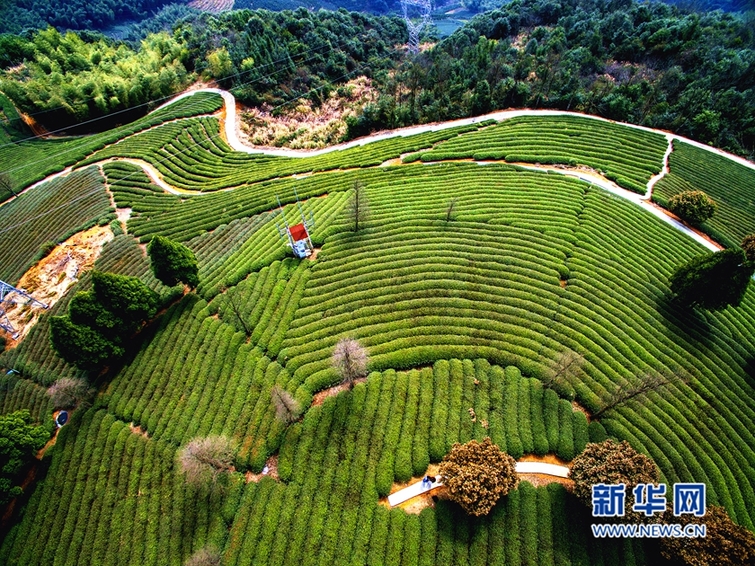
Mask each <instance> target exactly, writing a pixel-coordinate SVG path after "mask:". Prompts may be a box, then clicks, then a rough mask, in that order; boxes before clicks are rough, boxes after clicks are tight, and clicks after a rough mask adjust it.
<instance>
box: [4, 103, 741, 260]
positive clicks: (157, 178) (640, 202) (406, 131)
mask: <svg viewBox="0 0 755 566" xmlns="http://www.w3.org/2000/svg"><path fill="white" fill-rule="evenodd" d="M198 92H211V93H216V94H219V95H220V96H222V97H223V101H224V105H225V113H226V114H225V136H226V139H227V141H228V144H229V145H230V146H231V148H233V149H234V150H236V151H240V152H244V153H249V154H254V153H259V154H264V155H273V156H280V157H312V156H316V155H322V154H325V153H329V152H332V151H338V150H343V149H348V148H350V147H357V146H361V145H365V144H368V143H372V142H375V141H379V140H384V139H389V138H394V137H399V136H410V135H414V134H419V133H423V132H434V131H439V130H444V129H448V128H455V127H457V126H464V125H469V124H474V123H478V122H482V121H484V120H496V121H499V122H500V121H502V120H508V119H510V118H515V117H517V116H581V117H584V118H589V119H591V120H599V121H602V122H612V120H607V119H606V118H600V117H598V116H591V115H589V114H582V113H579V112H567V111H563V110H505V111H500V112H492V113H490V114H486V115H485V116H477V117H474V118H463V119H461V120H452V121H448V122H441V123H436V124H425V125H421V126H411V127H408V128H398V129H396V130H391V131H388V132H382V133H377V134H373V135H370V136H365V137H363V138H360V139H358V140H353V141H350V142H348V143H344V144H339V145H335V146H330V147H327V148H324V149H318V150H311V151H303V150H293V149H281V148H274V149H271V148H260V147H252V146H247V145H245V144H244V143H242V142H241V140H240V139H239V137H238V130H237V124H236V122H237V118H236V98H235V97H234V96H233V94H231V93H230V92H228V91H225V90H222V89H218V88H203V89H197V90H191V91H187V92H185V93H183V94H180V95H179V96H177V97H175V98H173V99H172V100H170V101H168V102H166V103H165V104H163V105H161V106H159V107H158V109H160V108H163V107H165V106H167V105H168V104H172V103H174V102H176V101H177V100H181V99H183V98H186V97H189V96H193V95H194V94H196V93H198ZM617 123H619V124H621V125H623V126H627V127H630V128H635V129H638V130H643V131H648V132H654V133H658V134H662V135H664V136H666V139H667V140H668V142H669V147H668V149H667V150H666V153H665V155H664V163H663V170H662V171H661V172H660V173H659V174H658V175H656V176H654V177H653V178H652V179H650V181H649V182H648V186H647V192H646V194H645V195H639V194H636V193H634V192H632V191H628V190H626V189H622V188H621V187H619V186H618V185H616V183H613V182H611V181H608V180H607V179H604V178H602V177H599V176H597V175H590V174H589V173H587V172H576V171H569V170H563V169H557V168H549V167H542V166H535V165H531V166H530V165H526V166H523V167H524V168H526V169H533V170H547V171H550V172H553V173H557V174H560V175H568V176H572V177H577V178H579V179H581V180H583V181H585V182H587V183H590V184H592V185H595V186H598V187H600V188H602V189H604V190H606V191H608V192H610V193H612V194H614V195H617V196H619V197H621V198H623V199H626V200H628V201H630V202H632V203H634V204H636V205H637V206H640V207H642V208H644V209H645V210H647V211H648V212H650V213H651V214H653V215H654V216H656V217H657V218H659V219H661V220H662V221H663V222H665V223H666V224H668V225H670V226H672V227H673V228H674V229H676V230H679V231H680V232H683V233H684V234H686V235H688V236H689V237H691V238H693V239H694V240H695V241H697V242H698V243H700V244H702V245H703V246H705V247H706V248H707V249H709V250H711V251H718V250H720V249H722V246H719V245H717V244H715V243H713V242H711V241H709V240H708V239H706V238H705V237H703V236H702V235H700V234H698V233H696V232H695V231H693V230H691V229H690V228H688V227H687V226H685V225H684V224H682V223H681V222H679V221H678V220H676V219H674V218H672V217H670V216H668V215H667V214H665V213H664V212H663V211H662V210H661V209H659V208H658V207H656V206H654V205H653V204H652V203H651V202H650V200H649V199H650V196H651V193H652V188H653V186H654V185H655V183H656V182H657V181H658V180H659V179H661V178H662V177H663V176H664V175H665V174H666V173H668V156H669V155H670V153H671V142H672V141H673V140H675V139H676V140H681V141H683V142H685V143H688V144H691V145H694V146H696V147H699V148H701V149H705V150H707V151H711V152H713V153H717V154H719V155H722V156H724V157H727V158H728V159H731V160H732V161H735V162H737V163H739V164H741V165H744V166H745V167H748V168H750V169H753V170H755V163H750V162H749V161H747V160H745V159H742V158H740V157H737V156H735V155H731V154H729V153H726V152H724V151H721V150H719V149H715V148H711V147H709V146H706V145H705V144H701V143H698V142H696V141H693V140H690V139H687V138H684V137H681V136H677V135H674V134H670V133H668V132H663V131H660V130H653V129H651V128H646V127H644V126H637V125H635V124H626V123H623V122H617ZM126 161H129V162H131V163H133V164H135V165H139V166H141V167H142V169H144V171H145V172H146V173H147V175H149V177H150V178H151V179H152V181H153V182H155V184H157V185H158V186H160V187H161V188H163V189H164V190H166V191H168V192H170V193H173V194H203V193H193V192H189V191H182V190H179V189H176V188H175V187H172V186H170V185H169V184H168V183H166V182H165V181H164V180H163V179H162V177H161V175H160V174H159V172H158V171H157V170H156V169H155V168H154V166H152V165H150V164H148V163H146V162H143V161H141V160H136V159H128V160H126ZM478 163H480V164H481V165H483V164H486V163H492V162H478ZM70 172H71V167H68V168H66V169H65V170H63V171H60V172H59V173H55V174H53V175H50V176H48V177H46V178H45V179H43V180H42V181H39V182H37V183H34V184H33V185H31V186H29V187H27V188H26V189H25V190H24V191H23V192H26V191H28V190H30V189H32V188H34V187H37V186H39V185H41V184H43V183H45V182H47V181H49V180H51V179H54V178H56V177H64V176H66V175H68V174H69V173H70ZM11 200H14V199H9V200H8V201H6V202H10V201H11Z"/></svg>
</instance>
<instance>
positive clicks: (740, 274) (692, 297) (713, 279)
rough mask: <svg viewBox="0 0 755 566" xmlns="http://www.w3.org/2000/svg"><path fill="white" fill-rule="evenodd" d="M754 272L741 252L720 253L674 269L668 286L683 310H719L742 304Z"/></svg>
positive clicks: (698, 257) (702, 257)
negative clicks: (690, 308)
mask: <svg viewBox="0 0 755 566" xmlns="http://www.w3.org/2000/svg"><path fill="white" fill-rule="evenodd" d="M754 270H755V267H754V266H753V264H751V263H750V262H748V261H747V258H746V257H745V253H744V251H742V250H741V249H729V250H721V251H720V252H713V253H709V254H704V255H700V256H697V257H694V258H692V259H691V260H690V261H688V262H687V263H684V264H682V265H680V266H679V267H677V268H676V271H674V273H673V274H672V275H671V278H670V279H669V286H670V287H671V292H672V293H673V294H674V298H675V300H676V301H678V302H679V303H680V304H682V305H684V306H690V307H701V308H704V309H710V310H721V309H725V308H726V307H728V306H729V305H733V306H738V305H739V304H740V303H741V302H742V298H743V297H744V294H745V291H746V290H747V286H748V285H749V283H750V279H751V277H752V274H753V271H754Z"/></svg>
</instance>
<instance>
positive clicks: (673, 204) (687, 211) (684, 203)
mask: <svg viewBox="0 0 755 566" xmlns="http://www.w3.org/2000/svg"><path fill="white" fill-rule="evenodd" d="M668 208H669V210H670V211H671V212H673V213H674V214H676V215H677V216H678V217H679V218H681V219H682V220H686V221H687V222H689V223H690V224H695V225H696V224H702V223H703V222H705V221H706V220H708V219H709V218H710V217H712V216H713V214H714V213H715V212H716V203H715V202H713V199H711V198H710V197H709V196H708V195H706V194H705V193H704V192H703V191H684V192H681V193H677V194H675V195H674V196H672V197H671V198H670V199H669V201H668Z"/></svg>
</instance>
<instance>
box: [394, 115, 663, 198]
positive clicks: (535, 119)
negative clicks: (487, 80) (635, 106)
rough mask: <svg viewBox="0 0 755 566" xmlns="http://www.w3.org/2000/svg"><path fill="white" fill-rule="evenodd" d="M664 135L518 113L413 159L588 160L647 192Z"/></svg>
mask: <svg viewBox="0 0 755 566" xmlns="http://www.w3.org/2000/svg"><path fill="white" fill-rule="evenodd" d="M667 145H668V144H667V142H666V139H665V138H664V136H662V135H660V134H655V133H652V132H647V131H644V130H638V129H633V128H629V127H627V126H621V125H618V124H614V123H611V122H606V121H603V120H595V119H590V118H583V117H579V116H520V117H516V118H511V119H509V120H505V121H503V122H501V123H500V124H498V125H496V126H493V127H490V128H485V129H483V130H480V131H479V132H476V133H474V134H469V135H466V136H460V137H458V138H454V139H452V140H449V141H447V142H444V143H441V144H438V145H437V146H436V147H435V148H434V149H432V150H431V151H427V152H422V153H420V154H418V155H413V156H410V157H409V159H418V158H419V159H422V160H423V161H442V160H446V159H460V158H472V159H475V160H488V159H505V160H506V161H509V162H512V163H513V162H526V163H542V164H560V165H570V166H578V165H586V166H588V167H591V168H593V169H595V170H598V171H601V172H602V173H603V174H604V175H605V176H606V177H607V178H608V179H610V180H612V181H615V182H616V183H617V184H618V185H620V186H622V187H624V188H625V189H630V190H632V191H635V192H638V193H641V194H644V193H645V190H646V189H645V185H646V184H647V182H648V181H649V180H650V177H652V176H653V175H655V174H656V173H658V172H659V171H660V170H661V166H662V164H663V155H664V152H665V151H666V147H667Z"/></svg>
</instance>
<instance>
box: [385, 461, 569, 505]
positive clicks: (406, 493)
mask: <svg viewBox="0 0 755 566" xmlns="http://www.w3.org/2000/svg"><path fill="white" fill-rule="evenodd" d="M516 473H517V474H545V475H548V476H555V477H558V478H565V477H568V476H569V468H567V467H566V466H560V465H558V464H548V463H546V462H517V463H516ZM442 485H443V482H442V481H441V480H440V476H437V479H436V481H434V482H425V481H424V480H423V481H418V482H416V483H413V484H412V485H409V486H407V487H405V488H404V489H400V490H399V491H397V492H395V493H391V494H390V495H389V496H388V504H389V505H390V506H391V507H395V506H396V505H400V504H401V503H404V502H405V501H409V500H410V499H412V498H414V497H417V496H418V495H422V494H423V493H427V492H428V491H432V490H433V489H435V488H436V487H440V486H442Z"/></svg>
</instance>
